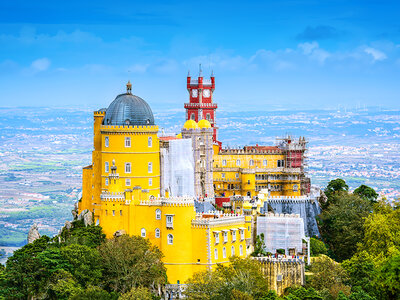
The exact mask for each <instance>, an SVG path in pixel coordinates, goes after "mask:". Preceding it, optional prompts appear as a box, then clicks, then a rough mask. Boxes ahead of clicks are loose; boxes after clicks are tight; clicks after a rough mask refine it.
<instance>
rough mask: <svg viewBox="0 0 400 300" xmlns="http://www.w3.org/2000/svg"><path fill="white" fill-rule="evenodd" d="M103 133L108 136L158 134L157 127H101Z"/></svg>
mask: <svg viewBox="0 0 400 300" xmlns="http://www.w3.org/2000/svg"><path fill="white" fill-rule="evenodd" d="M100 130H101V133H107V134H121V133H123V134H140V133H146V134H148V133H157V132H158V126H157V125H101V126H100Z"/></svg>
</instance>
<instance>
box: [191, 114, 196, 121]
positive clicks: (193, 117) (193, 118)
mask: <svg viewBox="0 0 400 300" xmlns="http://www.w3.org/2000/svg"><path fill="white" fill-rule="evenodd" d="M190 119H191V120H193V121H196V117H195V115H194V113H192V114H191V115H190Z"/></svg>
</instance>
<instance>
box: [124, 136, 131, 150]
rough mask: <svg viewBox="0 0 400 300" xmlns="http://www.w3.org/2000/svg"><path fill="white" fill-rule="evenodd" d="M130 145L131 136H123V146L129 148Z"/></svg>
mask: <svg viewBox="0 0 400 300" xmlns="http://www.w3.org/2000/svg"><path fill="white" fill-rule="evenodd" d="M130 146H131V138H130V137H125V147H127V148H129V147H130Z"/></svg>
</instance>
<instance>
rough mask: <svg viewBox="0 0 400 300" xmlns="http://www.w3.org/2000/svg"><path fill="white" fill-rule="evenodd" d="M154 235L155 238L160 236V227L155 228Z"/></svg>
mask: <svg viewBox="0 0 400 300" xmlns="http://www.w3.org/2000/svg"><path fill="white" fill-rule="evenodd" d="M155 236H156V238H160V229H158V228H156V232H155Z"/></svg>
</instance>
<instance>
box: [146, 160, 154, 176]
mask: <svg viewBox="0 0 400 300" xmlns="http://www.w3.org/2000/svg"><path fill="white" fill-rule="evenodd" d="M147 171H148V172H149V173H153V163H151V162H149V163H148V165H147Z"/></svg>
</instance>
